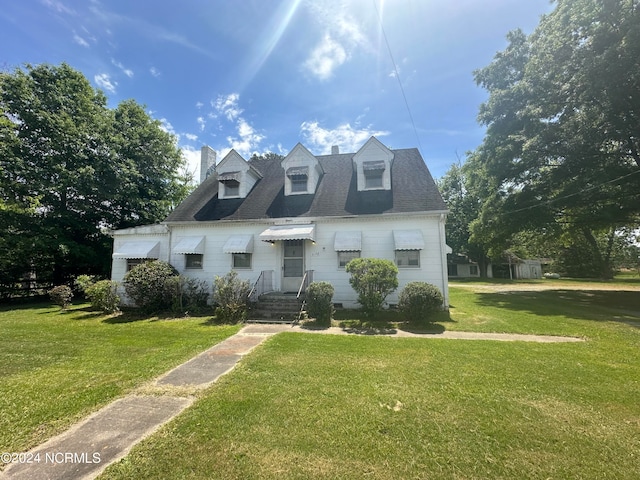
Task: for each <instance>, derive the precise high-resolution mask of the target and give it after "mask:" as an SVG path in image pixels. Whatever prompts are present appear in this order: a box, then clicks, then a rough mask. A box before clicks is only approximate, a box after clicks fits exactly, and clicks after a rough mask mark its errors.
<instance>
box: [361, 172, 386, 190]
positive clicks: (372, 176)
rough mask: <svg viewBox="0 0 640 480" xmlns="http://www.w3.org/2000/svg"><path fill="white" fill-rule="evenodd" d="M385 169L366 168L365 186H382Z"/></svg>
mask: <svg viewBox="0 0 640 480" xmlns="http://www.w3.org/2000/svg"><path fill="white" fill-rule="evenodd" d="M383 174H384V170H365V172H364V188H382V187H383V183H382V175H383Z"/></svg>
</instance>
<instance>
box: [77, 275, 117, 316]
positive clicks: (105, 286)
mask: <svg viewBox="0 0 640 480" xmlns="http://www.w3.org/2000/svg"><path fill="white" fill-rule="evenodd" d="M84 294H85V295H86V297H87V299H88V300H89V301H90V302H91V306H92V307H93V308H97V309H98V310H102V311H103V312H105V313H115V312H117V311H119V310H120V309H119V308H118V306H119V305H120V297H119V296H118V284H117V283H116V282H112V281H111V280H100V281H99V282H96V283H93V284H91V285H89V286H88V287H87V288H86V289H85V290H84Z"/></svg>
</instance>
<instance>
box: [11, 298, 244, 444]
mask: <svg viewBox="0 0 640 480" xmlns="http://www.w3.org/2000/svg"><path fill="white" fill-rule="evenodd" d="M209 318H210V317H201V318H188V319H157V318H150V319H149V318H147V319H142V320H139V319H136V318H135V317H132V316H127V315H121V316H118V317H107V316H104V315H101V314H99V313H96V312H92V311H90V310H89V309H88V306H87V305H77V306H74V307H72V308H71V309H70V310H69V311H68V312H60V310H59V308H58V307H52V306H50V305H44V304H43V305H37V306H20V307H13V308H10V309H9V308H6V307H5V308H2V309H0V342H1V344H0V345H1V347H0V413H1V414H0V452H20V451H24V450H26V449H28V448H30V447H33V446H35V445H37V444H39V443H41V442H42V441H44V440H46V439H47V438H49V437H51V436H53V435H54V434H57V433H59V432H61V431H63V430H65V429H66V428H67V427H68V426H69V425H71V424H72V423H74V422H75V421H77V420H79V419H80V418H82V417H84V416H86V415H87V414H88V413H90V412H92V411H95V410H98V409H99V408H100V407H102V406H104V405H105V404H107V403H109V402H110V401H112V400H114V399H115V398H117V397H120V396H122V395H124V394H125V393H127V392H129V391H131V390H132V389H134V388H135V387H137V386H140V385H142V384H143V383H144V382H146V381H148V380H150V379H151V378H153V377H156V376H158V375H160V374H162V373H163V372H165V371H167V370H169V369H170V368H172V367H174V366H176V365H178V364H180V363H181V362H183V361H185V360H187V359H188V358H190V357H192V356H193V355H195V354H197V353H198V352H200V351H203V350H205V349H206V348H208V347H209V346H211V345H214V344H215V343H217V342H219V341H221V340H222V339H224V338H226V337H228V336H230V335H232V334H233V333H235V332H236V331H237V330H238V327H235V326H234V327H229V326H226V327H220V326H212V325H208V324H207V320H208V319H209Z"/></svg>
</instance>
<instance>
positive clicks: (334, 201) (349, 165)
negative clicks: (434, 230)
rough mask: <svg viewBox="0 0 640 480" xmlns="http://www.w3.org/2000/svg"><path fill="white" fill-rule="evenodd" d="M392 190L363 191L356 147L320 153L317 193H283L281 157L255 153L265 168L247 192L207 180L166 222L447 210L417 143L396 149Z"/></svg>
mask: <svg viewBox="0 0 640 480" xmlns="http://www.w3.org/2000/svg"><path fill="white" fill-rule="evenodd" d="M392 152H393V153H394V155H395V156H394V160H393V165H392V167H391V191H388V190H371V191H363V192H358V190H357V186H356V172H355V169H354V167H353V156H354V154H353V153H342V154H334V155H322V156H317V157H316V158H317V159H318V162H320V165H321V167H322V169H323V171H324V174H323V175H322V176H321V178H320V182H319V185H318V187H317V189H316V193H315V194H309V195H290V196H285V195H284V178H285V172H284V170H283V168H282V167H281V166H280V161H278V160H266V159H263V158H253V159H251V160H250V161H249V164H250V165H251V166H252V167H254V168H255V169H257V170H258V171H259V172H261V174H262V178H261V179H260V180H258V182H257V183H256V184H255V185H254V187H253V189H252V190H251V192H249V195H248V196H247V197H246V198H240V199H219V198H218V177H217V175H211V176H210V177H208V178H207V179H206V180H205V181H204V182H202V183H201V184H200V185H199V186H198V188H196V189H195V191H194V192H193V193H192V194H191V195H189V196H188V197H187V198H186V199H185V200H184V201H183V202H182V203H181V204H180V205H178V207H176V209H175V210H174V211H173V212H172V213H171V214H170V215H169V216H168V217H167V218H166V220H165V221H166V222H191V221H213V220H254V219H260V218H281V217H301V216H304V217H335V216H344V215H366V214H378V213H409V212H429V211H443V210H446V209H447V207H446V205H445V203H444V201H443V200H442V197H441V196H440V192H439V191H438V188H437V187H436V184H435V182H434V181H433V178H432V177H431V173H429V169H428V168H427V166H426V165H425V163H424V160H423V159H422V156H421V155H420V152H419V151H418V149H416V148H408V149H401V150H392Z"/></svg>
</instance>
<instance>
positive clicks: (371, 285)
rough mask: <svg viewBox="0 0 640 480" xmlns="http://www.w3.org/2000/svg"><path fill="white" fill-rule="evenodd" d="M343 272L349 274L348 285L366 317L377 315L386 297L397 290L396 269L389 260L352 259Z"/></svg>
mask: <svg viewBox="0 0 640 480" xmlns="http://www.w3.org/2000/svg"><path fill="white" fill-rule="evenodd" d="M345 270H346V271H347V272H348V273H350V274H351V277H350V278H349V283H350V284H351V286H352V287H353V289H354V290H355V291H356V293H357V294H358V303H360V305H362V310H363V312H364V314H365V315H366V316H368V317H372V316H374V315H375V314H376V313H378V312H379V311H380V310H381V309H382V305H383V304H384V301H385V299H386V298H387V296H388V295H389V294H390V293H391V292H393V291H394V290H395V289H396V288H398V267H396V265H395V264H394V263H393V262H392V261H390V260H384V259H380V258H354V259H353V260H351V261H350V262H349V263H347V265H346V267H345Z"/></svg>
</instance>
